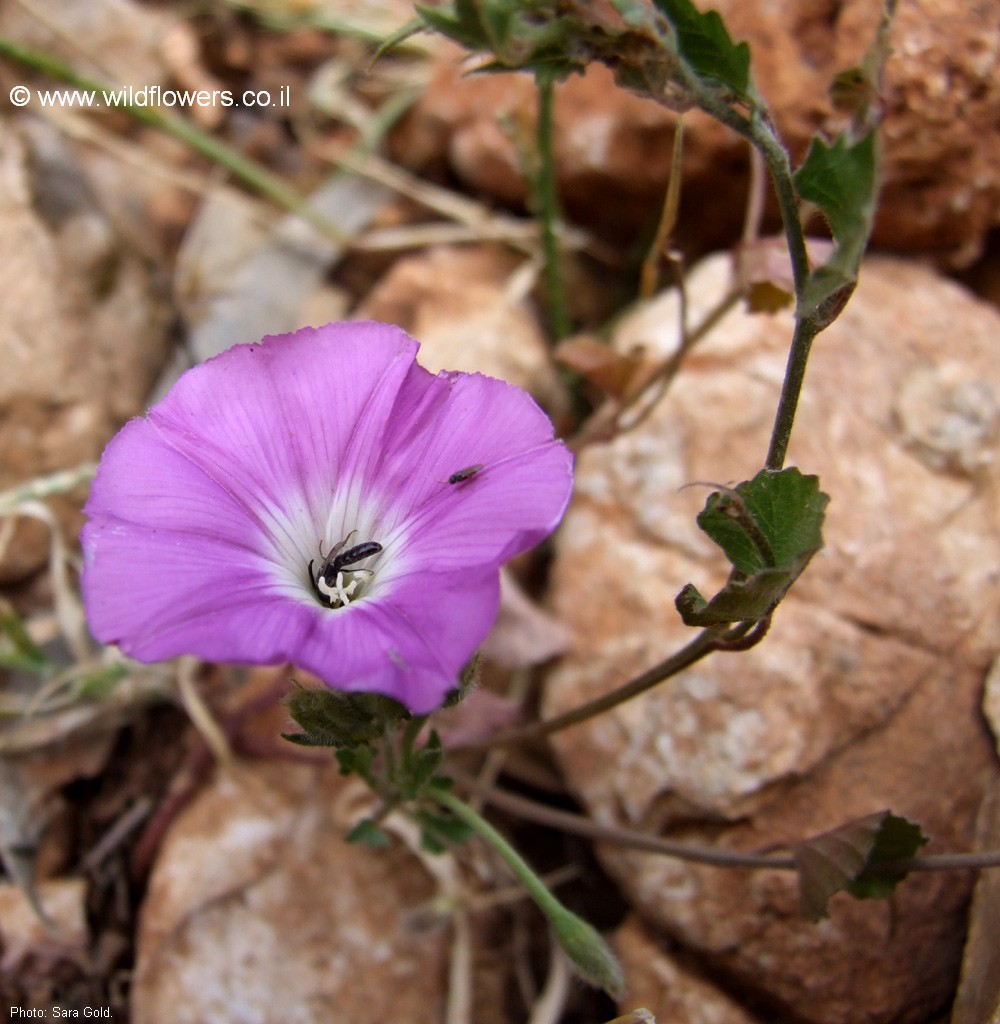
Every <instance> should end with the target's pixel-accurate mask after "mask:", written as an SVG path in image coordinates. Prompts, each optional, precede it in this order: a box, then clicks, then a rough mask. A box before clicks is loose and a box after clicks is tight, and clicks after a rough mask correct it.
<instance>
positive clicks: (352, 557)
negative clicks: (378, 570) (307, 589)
mask: <svg viewBox="0 0 1000 1024" xmlns="http://www.w3.org/2000/svg"><path fill="white" fill-rule="evenodd" d="M354 533H355V531H354V530H352V531H351V532H350V533H349V534H348V535H347V536H346V537H345V538H344V539H343V540H342V541H341V542H340V543H339V544H335V545H334V546H333V547H332V548H331V549H330V551H329V553H328V554H327V555H325V556H324V557H323V561H322V562H321V563H320V567H319V569H318V570H316V572H315V573H314V571H313V565H314V564H315V563H314V560H310V562H309V579H310V581H311V583H312V587H313V590H314V591H315V593H316V596H317V597H318V598H319V599H320V602H321V603H322V604H324V605H328V606H329V607H331V608H343V607H345V606H346V605H349V604H350V603H351V601H356V600H357V599H358V598H359V597H361V596H362V595H363V594H364V592H365V590H367V589H368V587H367V584H368V583H369V582H370V580H371V578H372V577H373V576H374V575H375V571H374V570H373V569H367V568H363V567H361V566H359V565H358V562H363V561H364V560H365V559H367V558H371V557H372V555H377V554H378V553H379V552H380V551H381V550H382V545H381V544H379V543H378V542H377V541H372V540H369V541H365V542H364V543H363V544H355V545H354V546H353V547H349V548H347V550H346V551H345V550H344V548H345V547H346V545H347V542H348V541H349V540H350V539H351V537H352V536H354ZM319 553H320V555H323V548H322V546H321V547H320V552H319Z"/></svg>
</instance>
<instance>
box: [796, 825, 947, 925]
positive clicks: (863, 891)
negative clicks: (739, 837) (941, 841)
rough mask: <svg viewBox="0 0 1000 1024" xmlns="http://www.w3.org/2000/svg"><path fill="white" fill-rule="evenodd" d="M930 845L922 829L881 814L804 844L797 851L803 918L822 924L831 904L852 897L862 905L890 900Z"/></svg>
mask: <svg viewBox="0 0 1000 1024" xmlns="http://www.w3.org/2000/svg"><path fill="white" fill-rule="evenodd" d="M926 842H927V837H926V836H924V834H923V832H922V831H921V829H920V826H919V825H915V824H914V823H913V822H911V821H908V820H907V819H906V818H901V817H899V816H897V815H895V814H893V813H892V812H891V811H879V812H878V813H876V814H869V815H868V816H867V817H864V818H859V819H857V820H856V821H851V822H848V823H847V824H846V825H841V826H840V827H839V828H835V829H833V830H832V831H830V832H824V833H823V834H822V835H819V836H814V837H813V838H811V839H807V840H805V841H804V842H802V843H800V844H799V845H798V846H797V847H796V848H795V850H794V858H795V863H796V865H797V867H798V872H799V897H800V901H801V904H802V912H803V913H804V914H805V916H806V917H808V918H809V919H810V920H813V921H818V920H820V919H821V918H823V917H826V915H827V905H828V904H829V901H830V898H831V897H832V896H833V895H834V894H835V893H838V892H848V893H850V894H851V895H852V896H854V897H856V898H857V899H880V898H884V897H886V896H889V895H890V894H891V893H892V892H893V891H894V890H895V888H896V886H897V885H898V884H899V883H900V882H901V881H902V880H903V879H904V878H905V877H906V871H905V870H904V869H902V868H900V867H899V866H898V864H899V862H900V861H901V860H905V859H907V858H909V857H912V856H914V855H915V854H916V852H917V851H918V850H919V849H920V847H921V846H923V845H924V844H925V843H926Z"/></svg>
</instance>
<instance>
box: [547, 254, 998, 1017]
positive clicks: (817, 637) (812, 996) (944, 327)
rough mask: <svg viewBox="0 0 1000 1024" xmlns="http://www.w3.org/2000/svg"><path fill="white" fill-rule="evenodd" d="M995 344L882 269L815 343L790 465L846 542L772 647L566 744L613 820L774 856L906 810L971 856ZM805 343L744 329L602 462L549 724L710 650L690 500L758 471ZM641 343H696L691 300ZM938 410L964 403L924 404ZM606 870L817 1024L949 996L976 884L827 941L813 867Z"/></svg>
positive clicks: (559, 744)
mask: <svg viewBox="0 0 1000 1024" xmlns="http://www.w3.org/2000/svg"><path fill="white" fill-rule="evenodd" d="M728 275H729V267H728V262H727V260H725V259H724V258H721V257H718V258H713V259H711V260H709V261H706V263H705V264H704V265H703V266H701V267H699V268H698V269H697V271H696V272H695V273H694V274H692V276H691V279H690V281H689V297H690V307H691V309H690V315H691V319H692V322H693V323H697V322H698V320H699V319H700V317H701V316H703V315H704V314H705V311H706V310H707V309H708V308H709V306H710V305H711V304H712V302H713V301H714V300H715V299H717V298H718V297H719V296H721V295H722V293H723V292H724V290H725V288H726V284H727V280H728ZM998 334H1000V317H998V316H997V314H996V312H995V311H993V310H992V309H991V308H989V307H987V306H985V305H984V304H981V303H978V302H977V301H976V300H974V299H972V298H971V297H970V296H969V295H968V294H967V293H966V292H964V291H963V290H962V289H961V288H959V287H957V286H955V285H954V284H951V283H949V282H947V281H945V280H943V279H941V278H940V277H938V276H937V275H935V274H934V273H933V272H931V271H929V270H927V269H925V268H922V267H920V266H917V265H913V264H908V263H904V262H900V261H892V260H887V259H873V260H870V261H869V262H868V263H866V265H865V267H864V270H863V273H862V276H861V282H860V285H859V288H858V291H857V294H856V296H855V297H854V299H853V300H852V301H851V303H850V305H849V306H848V307H847V310H846V312H845V314H844V315H843V316H842V317H841V319H840V320H839V321H837V323H836V324H835V325H834V326H833V327H832V328H831V329H830V330H829V331H827V332H826V333H824V334H822V335H821V336H820V337H819V338H818V340H817V342H816V344H815V348H814V351H813V355H812V359H811V362H810V366H809V371H808V375H807V380H806V386H805V390H804V393H803V398H802V403H801V406H800V410H799V415H798V422H797V424H796V427H795V431H794V433H793V437H792V445H791V450H790V457H789V463H790V464H794V465H797V466H799V468H800V469H801V470H802V471H803V472H812V473H817V474H818V475H819V477H820V480H821V484H822V487H823V489H824V490H825V491H826V492H827V493H829V494H830V495H831V497H832V501H831V504H830V507H829V510H828V515H827V521H826V525H825V528H824V534H825V541H826V547H825V548H824V550H823V551H822V552H821V553H820V554H818V555H817V556H816V557H815V558H814V559H813V561H812V563H811V564H810V565H809V567H808V569H807V570H806V572H805V574H804V575H803V577H802V578H801V579H800V580H799V581H798V582H797V583H796V585H795V587H794V589H793V591H792V593H791V594H790V596H789V597H788V599H787V600H786V601H785V603H784V604H783V605H782V606H781V608H779V610H778V612H777V614H776V616H775V620H774V624H773V626H772V629H771V633H770V634H769V635H768V637H767V638H766V639H765V640H764V642H763V643H762V644H761V645H760V646H759V647H757V648H755V649H754V650H752V651H750V652H747V653H744V654H730V655H720V654H716V655H714V656H713V657H711V658H710V659H708V660H706V661H702V662H700V663H699V664H698V665H696V666H695V667H694V668H692V669H691V670H690V671H688V672H686V673H684V674H682V675H681V676H678V677H676V678H674V679H673V680H671V681H669V682H666V683H664V684H661V685H660V686H659V687H658V688H657V689H655V690H654V691H652V692H651V693H649V694H648V695H647V696H645V697H643V698H641V699H639V700H636V701H633V702H632V703H630V704H627V705H625V706H623V707H621V708H618V709H616V710H615V711H614V712H612V713H610V714H607V715H604V716H602V717H600V718H598V719H596V720H595V721H593V722H591V723H588V724H586V725H583V726H580V727H576V728H574V729H571V730H568V731H567V732H566V733H565V734H560V735H558V736H556V737H555V738H554V745H555V749H556V751H557V753H558V756H559V759H560V762H561V764H562V766H563V769H564V770H565V772H566V774H567V777H568V779H569V780H570V783H571V785H572V786H573V788H574V789H576V790H577V792H578V793H579V794H580V796H581V798H582V799H583V801H584V803H585V804H586V806H587V808H588V809H589V811H590V812H591V814H593V815H594V816H595V817H596V818H597V819H598V820H599V821H602V822H607V823H609V824H610V823H619V824H624V825H627V826H631V827H636V826H638V827H642V828H646V829H649V830H652V831H661V832H664V833H667V834H670V835H671V836H672V837H674V838H688V839H690V840H691V841H694V842H702V843H717V844H719V845H722V846H725V847H733V848H738V849H759V848H763V847H769V846H771V845H774V844H778V845H779V846H780V844H782V843H785V842H788V841H791V840H794V839H797V838H804V837H806V836H808V835H812V834H816V833H819V832H822V831H825V830H827V829H829V828H832V827H834V826H836V825H838V824H841V823H843V822H845V821H848V820H850V819H851V818H854V817H860V816H862V815H864V814H868V813H871V812H874V811H878V810H881V809H884V808H885V807H891V808H892V809H893V810H894V811H895V812H896V813H899V814H903V815H906V816H908V817H911V818H914V819H916V820H917V821H919V822H921V824H923V826H924V827H925V830H926V832H927V833H928V834H930V835H931V836H933V838H934V840H935V846H934V847H933V848H936V849H942V850H944V849H966V848H968V846H969V843H970V840H971V833H972V820H973V817H974V814H975V809H976V807H977V806H978V803H979V799H980V797H981V795H982V791H983V786H984V785H986V784H987V782H988V780H990V779H994V778H996V775H997V761H996V756H995V752H994V751H993V750H992V749H991V744H990V742H989V740H988V737H987V736H986V734H985V731H984V729H983V726H982V717H981V710H980V700H981V694H982V683H983V678H984V675H985V673H986V669H987V667H988V666H989V664H990V663H991V661H992V659H993V657H994V656H995V654H996V652H997V651H998V650H1000V592H998V587H997V582H998V579H1000V530H998V522H997V512H996V509H997V497H998V495H997V472H996V456H997V444H996V439H995V432H994V429H993V427H992V426H991V425H990V424H991V423H992V420H991V419H990V416H991V414H989V410H990V409H992V408H994V407H995V405H996V402H997V396H998V395H1000V371H998V364H997V360H996V355H995V353H996V347H995V346H996V337H997V336H998ZM790 337H791V317H790V315H789V314H787V313H781V314H774V315H762V316H750V315H748V314H746V313H744V312H743V311H742V310H735V311H733V312H731V313H730V314H728V315H727V316H726V317H725V318H724V319H723V320H722V321H721V322H720V324H719V325H718V326H717V328H716V329H715V330H714V331H713V332H712V333H711V334H710V335H709V337H708V338H707V339H705V341H704V342H703V343H701V344H700V345H699V347H698V348H696V349H695V351H694V352H693V353H692V354H691V356H690V358H689V361H688V363H687V364H686V365H685V367H684V369H683V371H682V373H681V375H680V376H679V378H678V379H677V380H676V381H675V383H674V385H673V387H672V389H671V390H670V392H668V394H667V397H666V398H665V399H664V401H663V403H662V404H661V406H660V407H659V408H658V409H657V410H656V412H655V413H654V414H653V416H652V417H651V418H650V420H649V421H647V422H646V423H645V424H643V425H642V426H640V427H639V428H638V429H636V430H635V431H633V432H631V433H628V434H625V435H623V436H621V437H619V438H618V439H616V440H615V441H614V442H612V443H611V444H609V445H606V446H603V447H594V448H590V449H587V450H585V451H584V452H582V453H581V454H580V457H579V459H578V464H577V488H576V495H575V498H574V503H573V505H572V506H571V509H570V512H569V514H568V515H567V518H566V521H565V522H564V524H563V527H562V530H561V532H560V534H559V535H558V552H557V558H556V562H555V567H554V571H555V575H554V595H555V596H554V604H555V610H556V612H557V613H560V614H561V615H562V616H563V617H564V619H565V620H566V621H567V623H568V624H569V625H570V626H571V628H572V629H573V632H574V648H573V653H572V654H571V656H570V657H568V658H566V659H564V660H563V662H562V663H561V664H560V667H559V668H558V669H557V670H556V671H555V672H554V673H553V674H552V675H551V676H550V678H549V681H548V687H547V691H546V696H545V701H544V704H545V706H544V710H545V712H546V714H557V713H559V712H562V711H565V710H567V709H569V708H570V707H574V706H576V705H578V704H580V703H582V702H583V701H584V700H586V699H588V698H591V697H594V696H596V695H597V694H598V693H603V692H605V691H607V690H609V689H611V688H612V687H614V686H615V685H617V684H619V683H621V682H624V681H625V680H627V679H628V678H630V677H631V676H633V675H636V674H638V673H639V672H641V671H643V670H645V669H647V668H649V667H650V666H651V665H653V664H655V663H656V662H657V661H658V660H660V659H662V658H664V657H665V656H667V655H668V654H670V653H671V652H672V651H673V650H675V649H676V648H677V647H679V646H680V645H681V644H683V643H685V642H687V641H688V640H689V639H691V637H692V636H693V635H694V633H693V631H692V630H688V629H687V628H685V627H684V626H683V625H682V624H681V623H680V620H679V617H678V615H677V612H676V610H675V609H674V606H673V599H674V596H675V595H676V594H677V592H678V591H679V590H680V589H681V587H682V586H683V585H684V584H685V583H687V582H688V581H693V582H695V583H696V584H697V585H698V586H699V588H700V589H702V591H703V592H705V593H712V592H714V588H716V587H717V586H718V585H720V584H721V583H722V582H723V579H724V575H725V564H724V558H723V556H722V554H721V552H719V550H718V549H717V548H716V547H715V545H714V544H712V542H711V541H709V540H708V538H707V537H706V536H704V535H703V534H702V533H701V532H700V531H699V530H698V529H697V526H696V524H695V522H694V517H695V515H696V513H697V512H698V511H699V509H700V508H701V507H702V506H703V504H704V501H705V497H706V492H707V490H708V488H707V487H705V486H700V487H691V488H688V489H685V490H679V488H681V487H682V486H683V485H685V484H690V483H693V482H695V481H708V482H712V481H717V482H719V483H732V482H734V481H739V480H742V479H746V478H748V477H750V476H753V475H754V474H755V473H756V472H757V470H758V469H759V468H760V466H761V464H762V463H763V460H764V457H765V453H766V450H767V442H768V437H769V434H770V430H771V424H772V419H773V414H774V408H775V404H776V400H777V395H778V390H779V387H780V382H781V378H782V374H783V370H784V363H785V359H786V355H787V345H788V342H789V339H790ZM944 339H947V343H946V344H945V342H944ZM616 342H617V344H619V345H620V346H621V348H622V350H627V349H628V348H629V347H630V346H632V345H634V344H636V343H638V342H642V343H644V344H646V345H647V346H649V348H650V349H651V350H652V351H658V352H661V353H663V354H666V353H669V352H670V351H672V350H673V348H674V347H675V346H676V344H677V306H676V298H675V297H673V296H667V297H663V298H660V299H657V300H654V302H653V303H651V304H650V305H648V306H647V307H645V308H643V309H641V310H639V311H638V312H637V313H636V314H635V316H634V317H632V318H630V319H628V320H626V321H625V322H624V323H623V324H622V326H621V329H620V331H619V333H618V335H617V338H616ZM914 381H917V385H914V384H913V382H914ZM914 391H918V392H920V393H923V394H932V395H936V396H939V397H940V398H941V400H940V401H935V402H934V403H931V404H929V405H921V404H914V403H913V402H912V400H911V399H912V395H913V394H914ZM969 394H972V395H974V396H976V399H977V400H976V401H975V402H971V401H965V397H967V396H968V395H969ZM941 396H943V397H941ZM942 410H943V411H942ZM984 410H986V412H987V414H986V415H984ZM984 424H985V425H984ZM587 595H589V596H590V598H591V599H590V600H587V599H586V596H587ZM602 860H603V862H604V864H605V865H606V867H607V869H608V870H609V871H610V872H611V874H612V875H614V877H615V878H616V879H617V880H618V881H619V882H620V884H621V885H622V886H623V887H624V889H625V890H626V892H627V893H628V895H629V896H630V897H631V900H632V902H633V905H634V906H635V907H636V909H637V911H638V912H639V913H641V914H642V915H643V916H645V917H646V918H648V919H649V920H650V921H652V922H654V923H655V924H656V925H657V926H658V927H660V928H663V929H666V930H667V931H669V932H670V933H671V934H672V935H674V936H675V937H676V938H678V939H679V940H680V941H682V942H683V943H684V944H685V945H687V946H689V947H692V948H696V949H702V950H706V951H711V953H712V954H713V955H715V956H716V957H717V958H718V959H719V962H721V963H722V964H723V965H724V967H725V969H726V970H727V971H731V972H732V973H733V975H734V977H737V978H743V979H744V980H746V981H747V982H749V983H751V984H753V986H754V987H755V988H757V989H759V990H762V991H765V992H768V993H770V994H771V996H772V997H773V998H775V999H776V1000H778V1001H780V1002H782V1003H784V1004H787V1005H789V1006H791V1007H792V1008H793V1009H794V1011H795V1013H796V1014H797V1015H798V1019H801V1020H804V1021H816V1022H817V1024H819V1022H822V1024H848V1022H849V1024H874V1022H889V1021H892V1022H893V1024H903V1022H909V1021H919V1020H921V1015H922V1014H926V1013H927V1012H928V1011H929V1010H930V1009H931V1008H933V1007H934V1006H936V1005H939V1004H940V1003H941V1002H942V1001H944V1000H946V999H947V998H948V997H949V994H950V992H951V991H952V986H953V985H954V978H955V970H956V965H957V959H958V955H959V952H960V947H961V937H962V928H963V911H964V905H965V901H966V900H967V898H968V891H969V884H970V882H969V879H968V878H967V877H965V876H964V875H961V874H955V875H951V874H933V875H927V874H925V875H919V876H915V877H913V878H911V879H909V880H908V881H907V882H906V883H905V884H904V885H903V886H902V887H901V888H900V890H899V892H898V893H897V895H896V898H895V899H894V902H893V907H892V909H890V908H889V907H888V906H887V905H886V904H880V903H874V902H873V903H859V902H854V901H852V900H850V899H849V898H847V897H837V898H835V899H834V901H833V903H832V906H831V917H830V919H829V920H828V921H825V922H823V923H822V924H820V925H812V924H809V923H807V922H806V921H804V920H802V919H801V918H800V917H799V914H798V899H797V892H796V882H795V878H794V876H792V875H791V874H790V873H777V872H745V871H741V872H737V871H720V870H719V869H713V868H707V867H699V866H696V865H691V864H684V863H680V862H676V861H670V860H667V859H664V858H654V857H650V856H649V855H646V854H635V853H628V852H622V851H620V850H613V849H611V848H608V849H605V850H603V851H602Z"/></svg>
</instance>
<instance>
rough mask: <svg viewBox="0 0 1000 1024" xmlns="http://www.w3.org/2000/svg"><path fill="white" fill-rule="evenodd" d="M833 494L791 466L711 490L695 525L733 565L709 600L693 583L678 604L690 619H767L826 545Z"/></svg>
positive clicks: (703, 622)
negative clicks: (826, 517)
mask: <svg viewBox="0 0 1000 1024" xmlns="http://www.w3.org/2000/svg"><path fill="white" fill-rule="evenodd" d="M829 500H830V499H829V497H828V496H827V495H826V494H824V493H823V492H822V491H821V490H820V489H819V478H818V477H816V476H807V475H805V474H803V473H801V472H800V471H799V470H798V469H795V468H794V467H792V468H790V469H784V470H781V471H780V472H771V471H769V470H761V472H760V473H758V474H757V475H756V476H755V477H754V478H753V479H752V480H746V481H744V482H743V483H741V484H738V485H737V486H736V487H734V488H724V489H720V490H717V491H714V492H713V493H712V494H710V495H709V497H708V501H707V502H706V503H705V508H704V509H703V510H702V512H701V513H700V514H699V515H698V520H697V521H698V526H699V527H700V528H701V529H702V530H703V531H704V532H705V533H707V534H708V536H709V537H711V538H712V540H713V541H715V543H716V544H718V545H719V547H721V548H722V550H723V551H725V553H726V555H727V557H728V558H729V561H730V562H731V563H732V566H733V569H732V572H731V573H730V576H729V580H728V581H727V582H726V585H725V586H724V587H723V588H722V590H720V591H719V593H718V594H716V595H715V596H714V597H713V598H712V599H711V600H706V599H705V598H704V597H703V596H702V595H701V593H700V592H699V591H698V589H697V587H695V586H694V584H692V583H688V584H687V586H685V587H684V588H683V590H681V592H680V593H679V594H678V595H677V598H676V601H675V604H676V606H677V610H678V611H679V612H680V614H681V618H682V619H683V620H684V622H685V623H686V624H687V625H689V626H715V625H724V624H726V623H731V622H743V621H758V620H760V619H763V618H765V617H766V616H767V615H768V614H770V612H771V611H772V610H773V608H774V606H775V605H776V604H777V603H778V602H779V601H780V600H781V599H782V597H784V595H785V593H786V591H787V590H788V588H789V587H790V586H791V585H792V583H794V582H795V580H796V579H797V578H798V577H799V575H800V574H801V573H802V571H803V570H804V569H805V567H806V566H807V565H808V564H809V560H810V559H811V558H812V556H813V555H814V554H815V553H816V552H817V551H818V550H819V549H820V548H821V547H822V546H823V534H822V525H823V516H824V513H825V511H826V506H827V504H828V502H829Z"/></svg>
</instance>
